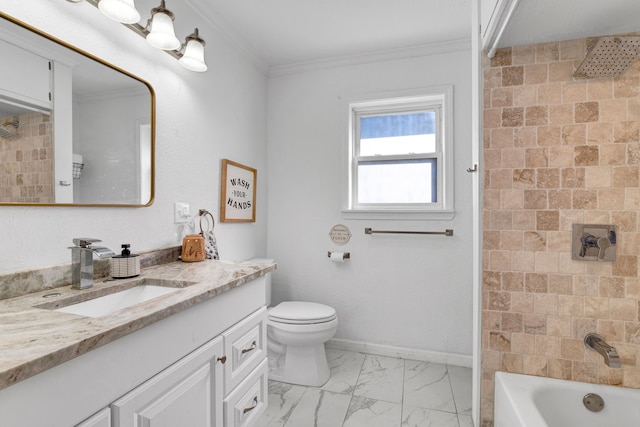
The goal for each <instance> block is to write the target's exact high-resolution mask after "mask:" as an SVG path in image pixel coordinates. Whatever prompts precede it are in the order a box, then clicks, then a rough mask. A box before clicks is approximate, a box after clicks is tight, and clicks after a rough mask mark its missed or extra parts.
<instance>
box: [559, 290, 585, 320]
mask: <svg viewBox="0 0 640 427" xmlns="http://www.w3.org/2000/svg"><path fill="white" fill-rule="evenodd" d="M558 314H559V315H561V316H571V317H581V316H583V315H584V297H582V296H579V295H558Z"/></svg>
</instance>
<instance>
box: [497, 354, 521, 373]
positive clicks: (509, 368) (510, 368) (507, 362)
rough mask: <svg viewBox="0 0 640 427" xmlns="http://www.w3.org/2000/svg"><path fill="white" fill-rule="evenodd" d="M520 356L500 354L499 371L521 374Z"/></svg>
mask: <svg viewBox="0 0 640 427" xmlns="http://www.w3.org/2000/svg"><path fill="white" fill-rule="evenodd" d="M522 358H523V356H522V354H517V353H502V364H501V370H502V371H504V372H513V373H520V372H522Z"/></svg>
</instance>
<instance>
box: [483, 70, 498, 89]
mask: <svg viewBox="0 0 640 427" xmlns="http://www.w3.org/2000/svg"><path fill="white" fill-rule="evenodd" d="M482 75H483V79H484V87H485V88H487V89H491V88H494V87H500V85H501V83H502V68H485V69H484V70H482Z"/></svg>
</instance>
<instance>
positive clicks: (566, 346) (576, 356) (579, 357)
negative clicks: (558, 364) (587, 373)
mask: <svg viewBox="0 0 640 427" xmlns="http://www.w3.org/2000/svg"><path fill="white" fill-rule="evenodd" d="M584 352H585V347H584V342H583V340H579V339H570V338H562V340H561V343H560V357H562V358H563V359H567V360H576V361H579V362H582V361H583V360H584Z"/></svg>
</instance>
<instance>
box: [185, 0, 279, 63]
mask: <svg viewBox="0 0 640 427" xmlns="http://www.w3.org/2000/svg"><path fill="white" fill-rule="evenodd" d="M184 2H185V4H186V5H188V6H189V7H190V8H191V9H193V10H194V11H196V12H197V13H198V14H199V15H200V17H201V18H203V19H204V20H205V21H207V22H208V23H209V24H211V26H212V27H213V28H214V29H215V30H216V31H218V33H220V35H221V36H222V37H223V38H224V39H226V40H228V41H229V43H230V44H231V45H232V46H234V47H235V48H236V49H237V50H238V51H240V53H242V54H243V55H244V56H245V57H247V58H248V59H249V60H250V61H251V62H252V63H253V64H254V65H255V66H256V67H257V68H258V70H260V71H261V72H262V73H264V74H265V75H268V74H269V69H270V65H269V63H268V62H267V61H266V60H265V59H264V58H262V57H261V56H260V55H258V54H257V53H256V52H255V51H254V50H253V49H252V48H251V46H249V45H248V44H247V43H246V42H245V40H244V39H243V38H242V37H241V36H240V34H238V32H237V31H236V30H234V29H233V27H232V26H231V25H229V23H228V22H227V21H225V20H224V19H223V18H221V17H220V15H219V14H218V13H217V12H216V11H215V10H214V8H213V7H211V6H209V3H205V2H198V5H195V4H194V2H193V1H191V0H184ZM202 4H204V5H205V6H204V7H201V6H200V5H202Z"/></svg>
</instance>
